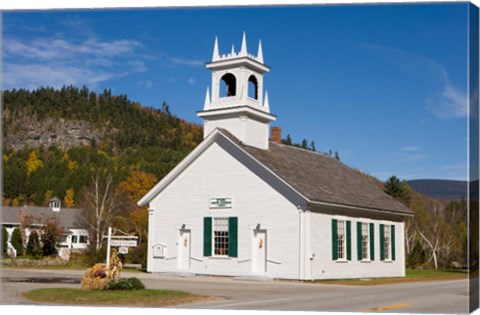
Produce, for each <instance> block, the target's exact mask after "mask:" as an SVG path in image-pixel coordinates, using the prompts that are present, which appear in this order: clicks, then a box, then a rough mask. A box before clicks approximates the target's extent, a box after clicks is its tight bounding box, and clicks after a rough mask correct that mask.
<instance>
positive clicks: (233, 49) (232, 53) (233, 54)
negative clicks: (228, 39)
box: [230, 44, 235, 57]
mask: <svg viewBox="0 0 480 315" xmlns="http://www.w3.org/2000/svg"><path fill="white" fill-rule="evenodd" d="M230 54H231V56H232V57H235V45H233V44H232V52H231V53H230Z"/></svg>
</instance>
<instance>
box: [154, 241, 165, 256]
mask: <svg viewBox="0 0 480 315" xmlns="http://www.w3.org/2000/svg"><path fill="white" fill-rule="evenodd" d="M166 249H167V246H165V245H163V244H156V245H153V258H165V251H166Z"/></svg>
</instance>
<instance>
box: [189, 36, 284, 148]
mask: <svg viewBox="0 0 480 315" xmlns="http://www.w3.org/2000/svg"><path fill="white" fill-rule="evenodd" d="M240 47H241V48H240V51H239V52H238V53H237V52H235V47H234V45H232V49H231V51H230V53H229V54H220V52H219V49H218V38H217V37H215V43H214V48H213V56H212V61H211V62H210V63H207V65H206V67H207V68H208V69H210V70H211V71H212V86H211V91H212V93H211V97H210V93H209V90H207V96H206V97H205V103H204V108H203V111H200V112H198V116H199V117H202V118H204V137H206V136H207V135H208V134H209V133H210V132H211V131H213V130H214V129H215V128H225V129H227V130H229V131H230V132H231V133H232V134H234V135H235V136H236V137H237V138H238V139H240V140H241V141H243V142H244V143H245V144H247V145H252V146H256V147H259V148H262V149H268V133H269V123H270V121H274V120H275V119H276V117H275V116H274V115H272V114H270V105H269V102H268V96H267V94H265V100H264V99H263V95H264V92H263V75H264V74H265V73H267V72H269V71H270V68H269V67H268V66H266V65H265V64H264V62H263V50H262V43H261V41H259V44H258V53H257V55H256V56H254V55H253V54H249V53H248V50H247V36H246V33H245V32H244V33H243V36H242V43H241V46H240Z"/></svg>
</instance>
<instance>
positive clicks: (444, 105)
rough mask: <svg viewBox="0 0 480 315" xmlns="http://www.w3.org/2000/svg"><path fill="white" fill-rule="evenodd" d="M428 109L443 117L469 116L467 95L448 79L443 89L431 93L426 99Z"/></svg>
mask: <svg viewBox="0 0 480 315" xmlns="http://www.w3.org/2000/svg"><path fill="white" fill-rule="evenodd" d="M425 104H426V108H427V110H428V111H429V112H430V113H432V114H433V115H435V116H436V117H438V118H441V119H452V118H464V117H467V116H468V102H467V96H466V95H464V94H462V93H460V92H459V91H458V90H457V89H456V88H455V87H453V86H452V85H451V84H450V83H449V82H448V80H445V86H444V89H443V91H441V92H438V93H435V94H433V95H430V96H428V97H427V98H426V100H425Z"/></svg>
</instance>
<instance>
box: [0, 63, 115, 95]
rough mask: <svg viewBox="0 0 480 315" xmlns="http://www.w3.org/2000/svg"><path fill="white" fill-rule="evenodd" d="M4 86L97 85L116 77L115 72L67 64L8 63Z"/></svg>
mask: <svg viewBox="0 0 480 315" xmlns="http://www.w3.org/2000/svg"><path fill="white" fill-rule="evenodd" d="M4 73H5V75H4V78H3V80H4V86H5V87H6V88H8V87H23V88H27V89H34V88H37V87H40V86H51V87H54V88H60V87H62V86H63V85H77V86H78V85H84V84H85V85H88V86H90V85H95V84H97V83H99V82H102V81H106V80H108V79H110V78H112V77H114V74H113V73H110V72H107V71H103V70H96V71H92V70H90V69H86V68H85V69H82V68H78V67H71V66H65V65H40V64H26V65H17V64H6V65H5V66H4Z"/></svg>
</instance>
